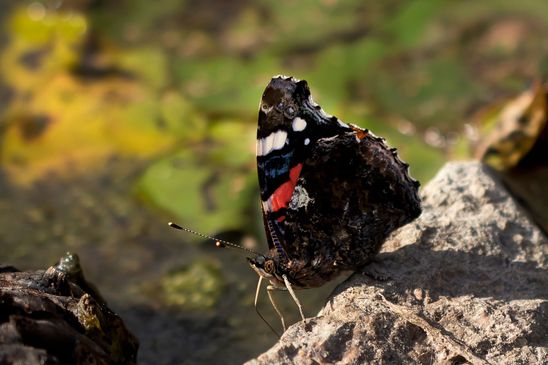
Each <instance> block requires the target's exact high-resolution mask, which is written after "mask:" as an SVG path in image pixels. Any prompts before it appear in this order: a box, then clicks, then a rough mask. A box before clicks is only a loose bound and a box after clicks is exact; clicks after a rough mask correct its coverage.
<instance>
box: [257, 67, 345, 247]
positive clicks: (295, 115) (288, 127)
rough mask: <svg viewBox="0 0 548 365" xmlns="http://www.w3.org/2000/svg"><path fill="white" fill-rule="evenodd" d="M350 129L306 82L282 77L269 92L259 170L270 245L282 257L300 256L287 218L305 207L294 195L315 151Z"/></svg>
mask: <svg viewBox="0 0 548 365" xmlns="http://www.w3.org/2000/svg"><path fill="white" fill-rule="evenodd" d="M350 130H351V127H350V126H348V125H346V124H345V123H343V122H341V121H340V120H338V119H337V118H336V117H332V116H330V115H327V114H326V113H325V112H324V111H323V110H322V109H321V107H320V106H319V105H317V104H316V103H314V101H313V100H312V98H311V96H310V90H309V88H308V85H307V83H306V81H304V80H302V81H299V80H296V79H294V78H292V77H282V76H280V77H275V78H273V79H272V80H271V82H270V83H269V84H268V86H267V87H266V89H265V91H264V93H263V96H262V100H261V105H260V109H259V123H258V128H257V171H258V175H259V188H260V196H261V205H262V211H263V220H264V224H265V231H266V236H267V240H268V245H269V248H270V249H273V248H274V249H276V251H277V252H278V254H279V255H286V256H288V257H291V256H293V254H294V253H295V251H296V250H295V244H294V243H295V242H289V240H292V241H293V240H295V237H288V236H287V235H286V229H285V228H286V220H285V219H286V213H287V212H288V210H289V209H294V208H295V207H296V206H299V207H302V206H303V205H306V204H307V202H306V197H303V196H302V195H303V194H295V192H296V191H299V186H300V182H299V178H300V177H301V174H302V171H303V169H306V168H307V163H306V160H307V157H308V156H309V154H310V151H311V148H312V147H313V146H314V144H315V143H316V142H317V141H318V140H319V139H321V138H326V137H333V136H336V135H338V134H340V133H344V132H347V131H350ZM297 244H298V242H297Z"/></svg>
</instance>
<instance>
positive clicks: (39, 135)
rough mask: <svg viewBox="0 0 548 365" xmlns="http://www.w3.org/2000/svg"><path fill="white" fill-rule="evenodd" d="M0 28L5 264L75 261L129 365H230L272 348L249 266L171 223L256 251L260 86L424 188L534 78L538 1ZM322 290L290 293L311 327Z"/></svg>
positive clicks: (335, 6) (208, 5) (33, 9)
mask: <svg viewBox="0 0 548 365" xmlns="http://www.w3.org/2000/svg"><path fill="white" fill-rule="evenodd" d="M0 22H1V24H0V25H1V27H2V28H1V29H2V32H1V33H0V189H1V195H0V214H1V217H2V218H1V220H0V232H1V236H0V237H1V238H0V245H1V246H0V262H4V263H9V264H12V265H15V266H17V267H18V268H20V269H34V268H45V267H46V266H47V265H49V264H52V263H54V262H55V261H56V260H57V259H58V258H59V257H60V256H61V255H62V254H63V253H64V252H65V251H68V250H69V251H73V252H76V253H78V254H79V255H80V258H81V261H82V265H83V268H84V271H85V272H86V274H87V277H88V279H89V280H91V281H92V282H94V283H95V284H97V286H98V287H99V288H100V290H101V291H102V293H103V294H104V296H105V297H106V298H107V300H108V301H109V304H110V305H111V306H112V307H113V308H114V309H115V310H116V311H118V312H119V313H120V314H121V315H122V317H123V318H124V319H125V320H126V322H127V323H128V325H129V327H130V328H131V329H132V331H133V332H134V333H135V334H136V335H137V336H138V337H139V338H140V340H141V350H140V354H139V361H140V363H142V364H171V363H203V362H208V363H225V364H226V363H239V362H242V361H243V360H245V359H248V358H250V357H252V356H255V355H257V354H259V353H260V352H262V351H264V350H265V349H267V348H268V347H269V346H271V345H272V344H273V343H274V342H275V340H276V338H275V337H274V336H273V335H272V334H271V333H270V332H269V330H268V328H267V327H266V326H265V325H263V324H262V323H261V322H260V321H259V320H258V317H257V316H256V315H255V313H254V310H253V308H252V300H253V294H254V285H255V280H256V277H255V274H254V273H252V272H251V270H250V269H249V268H248V267H247V264H246V261H245V259H244V257H243V256H242V255H241V254H240V253H238V252H232V251H228V252H226V251H219V250H215V249H214V248H213V244H212V242H200V241H199V240H197V239H196V238H195V237H189V236H185V235H182V234H180V233H178V232H174V231H173V230H170V229H169V228H168V227H167V224H166V223H167V222H168V221H170V220H173V221H176V222H178V223H180V224H182V225H186V226H189V227H192V228H194V229H196V230H198V231H200V232H204V233H207V234H216V235H220V236H221V237H223V238H229V239H233V240H237V241H239V242H243V243H244V244H246V245H247V246H249V247H252V248H254V249H256V250H259V251H265V249H266V244H265V243H264V242H265V240H264V236H263V235H264V233H263V228H262V226H261V225H262V222H261V217H260V212H259V210H258V189H257V181H256V180H257V179H256V171H255V159H254V149H255V144H254V139H255V130H256V119H257V116H256V113H257V108H258V104H259V100H260V97H261V93H262V90H263V88H264V87H265V86H266V84H267V83H268V81H269V80H270V78H271V77H272V76H273V75H277V74H285V75H293V76H295V77H297V78H300V79H306V80H307V81H308V82H309V85H310V87H311V90H312V93H313V95H314V98H315V100H316V101H317V102H318V103H320V104H321V105H322V106H323V108H324V109H325V110H326V111H327V112H329V113H330V114H334V115H337V116H338V117H339V118H341V119H342V120H344V121H347V122H353V123H355V124H358V125H360V126H362V127H364V128H369V129H371V130H373V131H374V132H375V133H376V134H377V135H381V136H383V137H385V138H387V140H388V142H389V144H391V145H392V146H396V147H398V150H399V151H400V156H402V158H403V159H404V160H406V161H408V162H409V163H410V164H411V173H412V175H413V176H415V177H416V178H418V179H419V180H420V181H421V182H422V183H423V184H424V183H426V182H427V181H428V179H430V178H431V177H432V176H433V175H434V174H435V172H436V171H437V170H438V169H439V167H440V166H441V165H442V164H443V163H444V162H445V161H446V160H448V159H452V158H463V157H467V156H468V152H467V140H468V137H469V135H468V134H466V133H464V131H465V130H467V131H468V132H470V129H473V127H474V126H473V124H472V116H473V115H474V113H476V112H477V111H478V110H480V109H481V108H482V106H485V105H488V104H493V103H497V102H499V101H501V100H504V99H505V98H508V97H511V96H513V95H516V94H517V93H519V92H520V91H521V90H523V89H524V87H525V86H526V85H527V84H528V83H529V82H530V81H532V80H533V79H534V78H535V77H538V76H543V75H546V74H547V73H548V67H547V63H546V62H545V61H546V57H547V54H548V53H547V51H548V42H546V40H545V39H546V34H548V2H546V1H543V0H537V1H532V0H521V1H519V2H518V1H516V2H510V1H482V2H479V1H472V0H465V1H458V2H457V1H450V0H431V1H417V0H414V1H396V0H387V1H337V0H323V1H312V0H305V1H293V0H279V1H266V0H259V1H246V0H235V1H224V0H205V1H196V0H179V1H175V0H164V1H157V2H154V1H145V0H132V1H130V0H121V1H105V0H73V1H63V0H51V1H15V0H3V1H2V2H1V3H0ZM333 285H334V284H331V285H330V286H327V287H326V288H323V289H319V290H311V291H306V292H303V293H302V294H300V295H302V296H303V297H304V300H303V301H304V305H305V310H306V312H307V313H308V315H313V314H314V313H315V312H314V311H317V310H318V309H319V308H320V307H321V306H322V304H323V303H324V302H325V298H326V297H327V295H328V293H329V290H331V288H332V287H333ZM284 296H285V295H284V293H281V294H280V295H279V297H284ZM261 301H262V304H263V308H264V312H265V313H266V315H267V316H268V318H270V319H271V321H272V322H273V323H274V324H275V325H277V324H278V322H277V320H276V318H275V316H273V315H272V313H271V312H272V310H271V308H270V307H269V305H268V303H267V299H266V296H264V297H261ZM283 311H284V312H285V313H287V314H288V316H289V318H290V319H291V320H293V321H295V320H297V319H298V317H297V315H296V314H297V313H296V312H297V310H296V308H295V307H294V305H293V304H292V303H291V302H290V301H289V302H284V305H283Z"/></svg>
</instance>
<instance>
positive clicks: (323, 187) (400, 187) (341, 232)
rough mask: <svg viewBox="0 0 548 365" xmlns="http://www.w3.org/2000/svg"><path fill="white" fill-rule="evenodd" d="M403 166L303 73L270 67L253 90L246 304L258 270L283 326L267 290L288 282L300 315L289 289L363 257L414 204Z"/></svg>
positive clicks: (410, 215)
mask: <svg viewBox="0 0 548 365" xmlns="http://www.w3.org/2000/svg"><path fill="white" fill-rule="evenodd" d="M408 166H409V165H407V164H406V163H404V162H402V161H401V160H400V159H399V157H398V155H397V153H396V150H395V149H390V148H388V146H387V145H386V144H385V142H384V139H382V138H379V137H377V136H375V135H374V134H373V133H371V132H370V131H368V130H367V129H362V128H360V127H358V126H355V125H352V124H346V123H344V122H342V121H341V120H339V119H338V118H336V117H334V116H330V115H328V114H326V113H325V112H324V111H323V110H322V108H321V107H320V106H319V105H318V104H316V103H315V102H314V101H313V100H312V97H311V94H310V90H309V88H308V84H307V82H306V81H304V80H297V79H294V78H292V77H283V76H278V77H274V78H273V79H272V80H271V81H270V83H269V84H268V86H267V87H266V89H265V91H264V93H263V96H262V100H261V104H260V109H259V125H258V129H257V169H258V175H259V188H260V196H261V205H262V212H263V220H264V226H265V230H266V237H267V240H268V247H269V251H268V253H266V254H264V255H261V254H258V255H257V256H256V257H255V258H248V261H249V264H250V266H251V267H252V268H253V269H254V270H255V271H256V272H257V274H259V283H258V286H257V292H256V295H255V308H257V298H258V293H259V290H260V286H261V282H262V280H263V279H267V280H268V281H269V282H270V285H269V286H268V288H267V289H268V290H267V292H268V296H269V298H270V301H271V303H272V305H273V307H274V309H275V310H276V312H277V313H278V315H279V316H280V319H281V321H282V325H283V328H284V331H285V323H284V319H283V316H282V314H281V312H280V311H279V310H278V308H277V306H276V304H275V302H274V300H273V297H272V295H271V291H272V290H279V289H281V290H288V291H289V293H290V294H291V296H292V297H293V299H294V301H295V303H296V304H297V306H298V307H299V311H300V314H301V317H302V319H303V320H304V319H305V316H304V314H303V311H302V306H301V304H300V302H299V300H298V299H297V296H296V295H295V292H294V289H305V288H313V287H318V286H321V285H323V284H325V283H326V282H328V281H329V280H331V279H333V278H334V277H335V276H337V275H339V274H340V273H341V272H342V271H346V270H352V271H355V270H359V269H360V268H362V267H363V266H365V265H366V264H367V263H368V262H369V261H371V259H372V258H373V257H374V256H375V254H377V253H378V252H379V250H380V248H381V245H382V243H383V242H384V240H385V239H386V238H387V236H388V235H389V234H390V233H391V232H392V231H393V230H395V229H396V228H398V227H400V226H402V225H404V224H406V223H408V222H410V221H412V220H413V219H415V218H417V217H418V216H419V215H420V213H421V207H420V198H419V195H418V187H419V183H418V182H417V181H415V180H414V179H412V178H411V177H410V176H409V174H408ZM172 226H174V227H175V228H180V227H179V226H176V225H172ZM218 245H221V246H223V245H229V246H234V245H233V244H231V243H229V242H224V241H220V240H218ZM259 315H260V313H259ZM261 318H262V316H261Z"/></svg>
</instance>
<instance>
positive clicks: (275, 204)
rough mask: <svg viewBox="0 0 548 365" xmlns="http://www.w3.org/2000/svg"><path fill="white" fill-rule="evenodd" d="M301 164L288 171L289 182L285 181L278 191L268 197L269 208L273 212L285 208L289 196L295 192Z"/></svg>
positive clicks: (289, 198)
mask: <svg viewBox="0 0 548 365" xmlns="http://www.w3.org/2000/svg"><path fill="white" fill-rule="evenodd" d="M302 168H303V164H302V163H300V164H298V165H295V167H293V168H292V169H291V170H289V181H286V182H285V183H283V184H282V185H280V187H278V189H276V190H275V191H274V193H272V195H271V196H270V203H271V204H270V206H271V209H272V211H273V212H276V211H278V210H279V209H281V208H287V205H288V204H289V200H291V195H293V191H294V190H295V185H297V180H298V179H299V175H300V174H301V170H302Z"/></svg>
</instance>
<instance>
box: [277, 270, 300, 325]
mask: <svg viewBox="0 0 548 365" xmlns="http://www.w3.org/2000/svg"><path fill="white" fill-rule="evenodd" d="M282 277H283V279H284V283H285V287H286V288H287V290H289V294H291V297H292V298H293V300H294V301H295V304H297V307H299V312H300V313H301V318H302V319H303V321H305V320H306V318H305V317H304V313H303V306H302V305H301V302H300V301H299V298H297V296H296V295H295V292H294V291H293V287H292V286H291V283H290V282H289V280H288V279H287V276H286V275H285V274H284V275H282Z"/></svg>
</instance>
